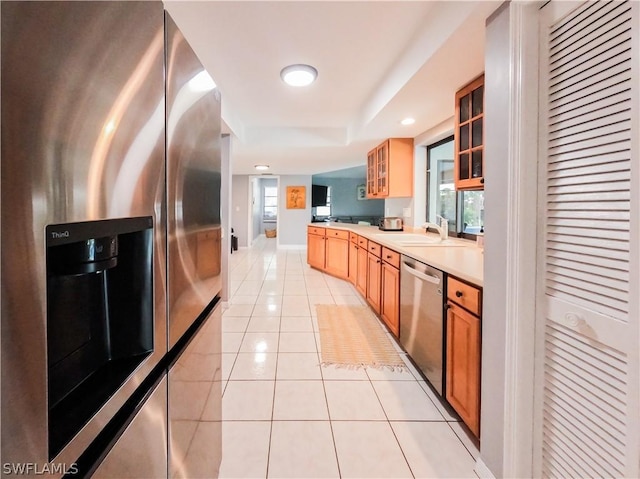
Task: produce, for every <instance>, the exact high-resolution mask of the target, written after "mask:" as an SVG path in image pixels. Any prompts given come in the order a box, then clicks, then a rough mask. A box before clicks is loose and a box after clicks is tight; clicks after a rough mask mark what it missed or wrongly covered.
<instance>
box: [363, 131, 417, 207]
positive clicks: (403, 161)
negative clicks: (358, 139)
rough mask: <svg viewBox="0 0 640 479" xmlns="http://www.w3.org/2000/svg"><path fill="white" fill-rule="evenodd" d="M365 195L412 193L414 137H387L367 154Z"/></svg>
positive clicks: (376, 196)
mask: <svg viewBox="0 0 640 479" xmlns="http://www.w3.org/2000/svg"><path fill="white" fill-rule="evenodd" d="M366 185H367V198H401V197H410V196H413V138H389V139H388V140H386V141H384V142H382V143H381V144H380V145H378V146H377V147H376V148H374V149H373V150H371V151H370V152H369V153H367V181H366Z"/></svg>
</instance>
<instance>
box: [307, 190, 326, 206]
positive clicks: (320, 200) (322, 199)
mask: <svg viewBox="0 0 640 479" xmlns="http://www.w3.org/2000/svg"><path fill="white" fill-rule="evenodd" d="M327 188H328V187H327V186H323V185H311V206H327Z"/></svg>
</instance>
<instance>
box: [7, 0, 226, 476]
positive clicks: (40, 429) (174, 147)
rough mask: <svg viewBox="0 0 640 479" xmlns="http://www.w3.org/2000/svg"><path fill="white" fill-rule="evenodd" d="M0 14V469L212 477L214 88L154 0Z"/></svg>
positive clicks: (216, 451)
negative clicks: (198, 397)
mask: <svg viewBox="0 0 640 479" xmlns="http://www.w3.org/2000/svg"><path fill="white" fill-rule="evenodd" d="M1 16H2V25H1V30H0V33H1V37H0V42H1V62H2V72H1V77H0V81H1V97H2V104H1V110H2V111H1V123H0V129H1V138H2V139H1V148H0V154H1V190H0V195H1V201H2V203H1V209H2V225H1V226H2V238H1V248H2V250H1V259H2V265H1V273H2V278H1V279H2V290H1V291H2V296H1V300H2V308H1V315H2V316H1V325H2V363H1V368H2V371H1V376H2V404H1V411H2V449H1V453H2V463H3V472H2V474H3V476H7V477H12V476H16V477H17V476H20V477H25V476H27V477H42V476H43V475H44V476H45V477H61V476H63V475H64V474H67V473H68V474H75V476H76V477H81V476H90V475H94V476H95V477H167V476H168V475H169V468H171V475H172V477H180V476H182V477H189V475H190V473H191V471H196V470H197V469H196V467H200V468H202V467H204V470H205V471H206V475H207V476H208V477H215V476H216V475H217V467H218V465H219V461H220V427H219V421H220V400H219V390H220V349H221V348H220V312H219V306H217V303H218V300H217V296H218V294H219V291H220V280H219V278H220V272H221V271H220V268H221V266H220V264H221V262H220V247H219V246H220V219H219V216H220V213H219V205H220V198H219V191H220V99H219V94H218V91H217V89H216V88H215V85H213V84H212V82H211V80H210V79H208V80H207V78H206V76H205V74H206V72H205V73H203V71H204V69H203V68H202V66H201V65H200V64H199V62H197V57H195V55H193V52H192V51H191V50H190V48H189V47H188V44H187V43H186V41H185V40H184V38H183V37H182V36H181V34H180V33H179V31H178V30H177V28H176V27H175V25H174V24H173V23H172V21H171V20H170V19H167V20H166V22H167V24H166V26H165V13H164V9H163V5H162V3H161V2H145V1H143V2H3V3H2V5H1ZM196 62H197V64H196ZM203 366H205V367H203ZM205 370H206V371H207V372H205ZM200 389H202V390H204V389H206V390H207V397H206V402H205V403H204V405H203V406H202V408H200V409H199V410H198V411H192V410H189V411H187V412H188V414H187V413H186V412H185V408H186V409H189V408H188V407H187V406H190V405H191V403H190V402H189V401H192V400H193V397H194V394H193V392H192V391H195V390H200ZM187 397H188V398H189V401H184V398H187ZM196 412H197V414H196ZM200 438H203V439H202V440H204V441H206V444H207V447H208V448H209V450H208V451H207V454H205V456H206V460H205V461H203V460H198V461H195V460H193V459H192V458H193V457H196V455H197V454H198V447H202V446H201V445H202V444H204V442H199V441H200V440H201V439H200ZM196 463H197V464H196ZM199 470H202V469H199Z"/></svg>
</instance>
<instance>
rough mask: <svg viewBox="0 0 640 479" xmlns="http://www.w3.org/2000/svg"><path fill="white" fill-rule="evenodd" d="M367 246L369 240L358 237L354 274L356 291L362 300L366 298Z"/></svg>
mask: <svg viewBox="0 0 640 479" xmlns="http://www.w3.org/2000/svg"><path fill="white" fill-rule="evenodd" d="M368 245H369V240H368V239H367V238H363V237H362V236H358V266H357V268H358V270H357V271H358V272H357V274H356V289H357V290H358V292H359V293H360V294H361V295H362V296H363V297H364V298H366V297H367V265H368V255H369V252H368V251H367V246H368Z"/></svg>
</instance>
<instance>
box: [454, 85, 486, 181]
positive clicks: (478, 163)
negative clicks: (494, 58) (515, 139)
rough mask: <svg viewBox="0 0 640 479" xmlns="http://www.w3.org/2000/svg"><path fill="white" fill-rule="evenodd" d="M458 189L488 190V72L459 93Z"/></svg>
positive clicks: (457, 116)
mask: <svg viewBox="0 0 640 479" xmlns="http://www.w3.org/2000/svg"><path fill="white" fill-rule="evenodd" d="M455 120H456V121H455V156H454V165H455V168H454V171H455V185H456V190H482V189H484V75H482V76H480V77H479V78H476V79H475V80H473V81H472V82H471V83H469V84H468V85H467V86H465V87H464V88H462V89H460V90H459V91H458V92H457V93H456V116H455Z"/></svg>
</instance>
